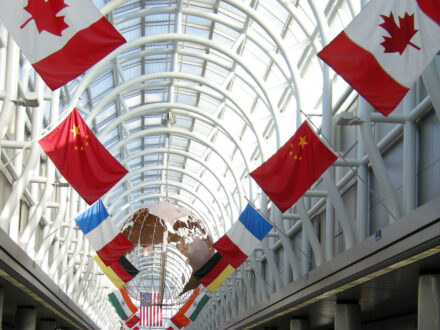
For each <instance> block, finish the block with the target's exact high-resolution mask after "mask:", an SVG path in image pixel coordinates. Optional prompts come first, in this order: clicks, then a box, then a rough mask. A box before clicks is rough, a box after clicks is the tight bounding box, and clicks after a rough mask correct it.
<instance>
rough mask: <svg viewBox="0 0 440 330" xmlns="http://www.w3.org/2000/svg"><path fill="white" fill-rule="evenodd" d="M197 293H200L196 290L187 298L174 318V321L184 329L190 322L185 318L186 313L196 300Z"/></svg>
mask: <svg viewBox="0 0 440 330" xmlns="http://www.w3.org/2000/svg"><path fill="white" fill-rule="evenodd" d="M199 292H200V289H199V288H196V289H195V290H194V291H193V292H192V294H191V296H190V297H189V298H188V300H187V301H186V302H185V303H184V304H183V306H182V307H181V308H180V309H179V311H178V312H177V314H176V315H175V316H174V319H175V320H177V322H178V323H179V324H181V325H182V326H184V327H186V326H187V325H188V324H189V323H190V322H191V320H190V319H189V318H188V317H187V316H186V312H187V311H188V309H189V308H190V307H191V306H192V304H193V303H194V301H195V300H196V298H197V295H198V294H199Z"/></svg>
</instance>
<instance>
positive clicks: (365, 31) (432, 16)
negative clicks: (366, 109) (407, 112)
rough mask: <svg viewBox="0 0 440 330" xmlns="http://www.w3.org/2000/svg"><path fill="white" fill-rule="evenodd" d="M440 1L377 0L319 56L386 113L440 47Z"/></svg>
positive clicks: (399, 99)
mask: <svg viewBox="0 0 440 330" xmlns="http://www.w3.org/2000/svg"><path fill="white" fill-rule="evenodd" d="M439 12H440V3H439V1H433V0H417V1H415V0H387V1H383V0H374V1H370V2H369V3H368V4H367V5H366V6H365V7H364V8H363V9H362V11H361V12H360V14H359V15H358V16H356V17H355V19H354V20H353V21H352V22H351V23H350V24H349V25H348V26H347V27H346V28H345V30H344V31H342V32H341V33H340V34H339V35H338V36H337V37H336V38H335V39H334V40H333V41H332V42H331V43H330V44H328V45H327V46H326V47H325V48H324V49H323V50H322V51H321V52H319V54H318V56H319V57H320V58H321V59H322V60H323V61H324V62H326V63H327V64H328V65H329V66H331V67H332V68H333V69H334V70H335V71H336V72H337V73H338V74H340V75H341V76H342V77H343V78H344V79H345V80H346V81H347V82H348V83H349V84H350V85H351V86H353V88H354V89H356V90H357V91H358V93H359V94H360V95H362V96H363V97H364V98H365V99H366V100H367V101H368V102H369V103H371V105H372V106H373V107H375V108H376V109H377V110H378V111H380V112H381V113H382V114H384V115H385V116H387V115H388V114H389V113H390V112H391V111H393V110H394V108H395V107H396V106H397V105H398V104H399V102H400V101H401V100H402V98H403V97H404V96H405V94H406V93H407V92H408V90H409V88H411V86H412V85H413V84H414V82H415V81H416V80H417V78H418V77H419V76H420V74H421V73H422V71H423V70H424V68H425V67H426V66H427V65H428V63H429V62H430V61H431V60H432V59H433V58H434V56H435V54H437V52H438V50H439V49H440V40H439V38H438V36H439V35H440V25H439V24H440V15H439V14H438V13H439Z"/></svg>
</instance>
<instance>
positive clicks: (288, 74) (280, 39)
mask: <svg viewBox="0 0 440 330" xmlns="http://www.w3.org/2000/svg"><path fill="white" fill-rule="evenodd" d="M94 2H95V4H96V5H97V6H98V7H103V6H104V5H106V3H105V1H102V0H95V1H94ZM112 4H113V5H116V6H114V7H115V9H114V10H113V11H109V12H108V18H109V19H110V21H112V23H113V24H114V25H115V26H116V27H117V29H118V30H119V31H120V32H121V33H122V34H123V36H124V37H125V38H126V39H127V44H126V45H124V46H122V47H120V48H119V49H118V50H117V51H116V52H114V54H112V55H111V56H109V57H107V59H106V60H105V61H103V62H101V63H100V64H99V65H97V66H95V67H94V68H93V69H91V70H90V71H89V72H88V73H86V75H84V76H83V77H82V78H80V79H77V80H75V81H73V82H71V83H70V84H69V85H68V86H67V87H65V88H63V89H62V91H61V97H62V100H63V101H64V105H65V106H67V105H68V104H69V103H70V104H74V103H75V101H76V100H77V99H78V98H79V102H78V106H77V107H78V109H79V110H80V112H81V113H82V114H83V115H84V116H85V117H87V119H88V122H89V123H90V124H91V126H92V127H93V129H94V130H95V132H96V133H97V135H98V137H99V138H100V140H101V141H102V142H103V143H104V145H105V146H106V147H107V148H108V149H109V150H111V152H112V153H113V154H114V155H115V156H116V157H117V158H118V160H119V161H120V162H121V163H123V164H124V166H126V167H127V169H128V170H129V175H127V176H126V177H125V178H124V179H123V180H122V181H121V182H120V183H119V184H118V185H117V186H116V187H114V189H112V191H111V193H109V194H108V195H107V196H106V201H107V203H108V204H109V205H110V207H111V209H112V212H113V214H114V215H115V218H116V221H117V222H118V223H121V222H122V221H123V220H124V219H126V218H127V217H128V216H129V215H130V214H131V213H133V212H134V211H136V210H137V209H139V208H142V207H145V206H148V205H149V204H152V203H154V202H157V201H159V200H163V199H166V198H168V199H169V200H171V201H175V202H177V203H179V204H181V205H183V206H185V207H187V208H190V209H192V210H193V212H194V213H195V214H198V216H199V217H200V218H201V219H204V220H205V221H206V223H207V227H208V229H209V230H210V233H211V235H212V236H213V238H214V239H216V238H218V237H219V235H222V234H223V232H224V231H225V230H227V229H228V228H229V226H230V225H231V222H233V221H234V220H235V218H236V217H237V216H238V214H239V213H240V212H241V210H242V208H243V206H244V203H246V198H249V199H251V200H253V201H257V200H258V197H259V194H260V192H259V189H258V187H256V186H255V184H254V183H253V182H252V181H251V180H250V179H249V176H248V173H249V171H250V170H252V169H254V168H255V167H256V166H258V165H259V164H261V162H262V161H264V160H266V159H267V158H268V157H269V156H270V155H271V154H272V153H273V152H274V151H275V150H276V149H277V147H278V146H279V145H280V143H283V142H284V141H285V140H286V139H287V138H288V137H289V136H290V135H291V134H292V133H293V132H294V130H295V128H296V124H297V121H298V120H301V121H302V120H303V119H304V115H305V114H306V115H307V116H309V119H311V120H313V122H314V123H315V124H316V125H318V126H319V125H320V122H321V114H322V96H321V95H322V85H323V78H322V73H321V65H322V64H321V63H320V62H319V61H318V60H317V57H316V56H315V53H316V50H317V49H320V48H322V45H321V44H322V43H321V33H324V32H325V33H327V32H328V31H326V29H327V27H324V28H323V31H324V32H323V31H319V29H318V27H317V26H318V25H317V19H318V18H319V16H320V15H324V16H326V17H327V20H329V21H332V22H333V23H332V25H331V26H332V27H333V28H334V29H335V31H330V32H329V34H328V35H331V36H332V35H333V34H335V33H336V32H339V30H340V29H341V28H342V27H343V26H344V25H345V24H347V22H348V21H349V20H350V19H351V17H352V15H353V12H354V11H356V10H358V8H353V6H352V5H351V4H350V2H349V1H332V0H331V1H305V0H303V1H299V0H297V1H244V2H243V1H209V0H207V1H192V0H191V1H185V0H183V1H165V0H149V1H145V0H141V1H114V2H113V3H112ZM107 5H108V4H107ZM104 8H106V7H105V6H104ZM103 11H106V9H103ZM335 22H337V24H335ZM320 32H321V33H320ZM339 85H340V86H339V88H338V85H336V88H335V89H334V90H333V94H334V97H336V98H337V97H338V95H341V93H342V91H343V90H344V89H345V88H346V86H345V84H344V83H343V82H342V81H341V82H340V84H339Z"/></svg>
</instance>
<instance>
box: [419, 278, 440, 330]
mask: <svg viewBox="0 0 440 330" xmlns="http://www.w3.org/2000/svg"><path fill="white" fill-rule="evenodd" d="M417 314H418V315H417V329H418V330H440V274H432V275H431V274H430V275H421V276H419V299H418V313H417Z"/></svg>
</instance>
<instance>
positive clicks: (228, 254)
mask: <svg viewBox="0 0 440 330" xmlns="http://www.w3.org/2000/svg"><path fill="white" fill-rule="evenodd" d="M212 246H213V248H214V249H216V250H217V252H218V253H220V254H221V255H222V257H223V258H225V259H226V260H227V262H228V263H229V264H230V265H231V266H232V267H234V268H238V267H240V265H241V264H242V263H243V262H244V261H245V260H246V259H247V257H248V256H247V255H246V254H244V253H243V251H241V250H240V248H239V247H238V246H237V245H235V244H234V242H232V241H231V239H230V238H229V237H228V236H227V235H223V237H222V238H220V239H219V240H218V241H217V242H215V243H214V244H213V245H212Z"/></svg>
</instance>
